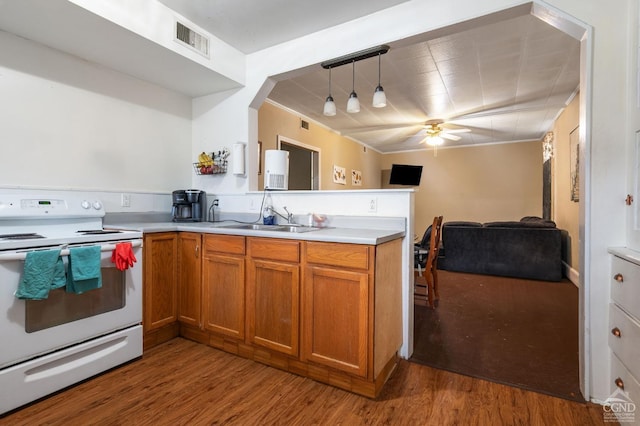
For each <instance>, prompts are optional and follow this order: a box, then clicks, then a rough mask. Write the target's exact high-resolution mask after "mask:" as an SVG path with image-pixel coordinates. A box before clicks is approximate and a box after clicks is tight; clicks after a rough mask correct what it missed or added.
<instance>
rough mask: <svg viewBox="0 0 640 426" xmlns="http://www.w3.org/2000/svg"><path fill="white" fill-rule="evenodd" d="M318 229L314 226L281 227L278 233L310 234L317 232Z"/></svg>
mask: <svg viewBox="0 0 640 426" xmlns="http://www.w3.org/2000/svg"><path fill="white" fill-rule="evenodd" d="M319 229H320V228H316V227H314V226H301V225H283V226H282V229H279V230H280V231H284V232H310V231H317V230H319Z"/></svg>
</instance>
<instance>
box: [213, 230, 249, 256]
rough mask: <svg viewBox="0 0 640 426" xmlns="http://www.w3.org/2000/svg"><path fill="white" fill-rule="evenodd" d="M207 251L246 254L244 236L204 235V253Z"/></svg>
mask: <svg viewBox="0 0 640 426" xmlns="http://www.w3.org/2000/svg"><path fill="white" fill-rule="evenodd" d="M207 253H226V254H245V249H244V237H240V236H238V235H216V234H206V235H205V236H204V254H205V255H206V254H207Z"/></svg>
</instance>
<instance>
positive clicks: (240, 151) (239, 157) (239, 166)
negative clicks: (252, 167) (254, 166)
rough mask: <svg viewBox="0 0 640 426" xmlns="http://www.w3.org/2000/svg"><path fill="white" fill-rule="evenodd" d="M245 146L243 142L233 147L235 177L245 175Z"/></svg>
mask: <svg viewBox="0 0 640 426" xmlns="http://www.w3.org/2000/svg"><path fill="white" fill-rule="evenodd" d="M244 146H245V145H244V144H243V143H242V142H238V143H236V144H234V145H233V154H232V155H233V157H232V160H233V161H232V164H233V174H234V175H244V163H245V158H244Z"/></svg>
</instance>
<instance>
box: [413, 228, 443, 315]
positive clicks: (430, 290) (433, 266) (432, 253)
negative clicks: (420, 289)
mask: <svg viewBox="0 0 640 426" xmlns="http://www.w3.org/2000/svg"><path fill="white" fill-rule="evenodd" d="M441 232H442V216H436V217H434V218H433V224H432V225H431V239H430V241H429V252H428V254H427V256H426V259H422V258H421V259H420V260H419V261H418V269H419V271H420V273H422V271H421V270H422V269H424V278H425V281H426V284H427V300H428V303H429V306H430V307H432V308H435V304H436V301H437V300H438V299H439V298H440V296H439V294H438V252H439V251H440V234H441ZM416 256H417V255H416ZM423 262H424V264H423Z"/></svg>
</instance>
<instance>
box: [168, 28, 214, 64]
mask: <svg viewBox="0 0 640 426" xmlns="http://www.w3.org/2000/svg"><path fill="white" fill-rule="evenodd" d="M176 40H177V41H178V42H180V43H184V44H186V45H187V46H188V47H189V48H191V49H193V50H195V51H196V52H198V53H200V54H201V55H203V56H206V57H207V58H208V57H209V38H208V37H206V36H204V35H202V34H200V33H197V32H195V31H194V30H192V29H191V28H189V27H187V26H186V25H184V24H182V23H180V22H176Z"/></svg>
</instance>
